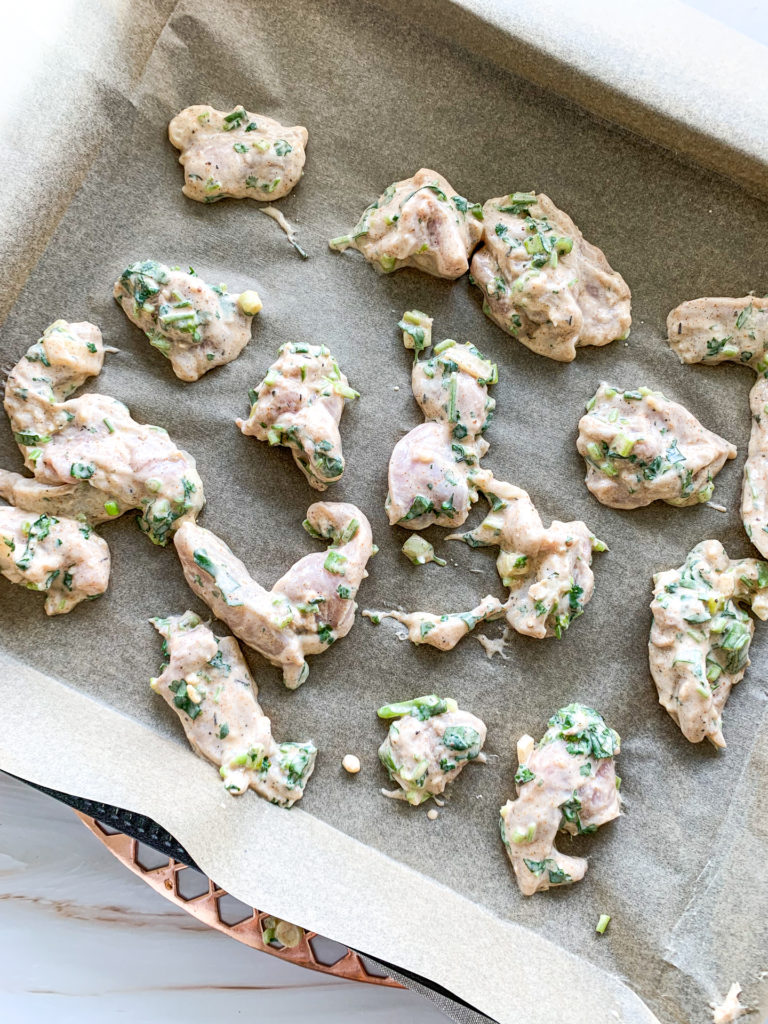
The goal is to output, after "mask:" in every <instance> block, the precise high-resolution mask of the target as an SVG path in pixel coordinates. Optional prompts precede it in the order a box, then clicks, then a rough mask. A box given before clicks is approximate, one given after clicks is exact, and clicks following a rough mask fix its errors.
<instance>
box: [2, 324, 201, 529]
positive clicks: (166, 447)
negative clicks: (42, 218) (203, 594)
mask: <svg viewBox="0 0 768 1024" xmlns="http://www.w3.org/2000/svg"><path fill="white" fill-rule="evenodd" d="M103 363H104V346H103V343H102V339H101V332H100V331H99V329H98V327H95V326H94V325H93V324H89V323H79V324H70V323H67V322H66V321H65V320H57V321H56V322H55V323H53V324H51V325H50V327H48V328H46V330H45V331H44V333H43V336H42V338H40V339H39V341H37V342H36V343H35V344H34V345H32V347H31V348H30V349H29V350H28V351H27V354H26V355H25V356H24V358H23V359H21V360H20V361H19V362H18V363H17V364H16V366H15V367H14V368H13V369H12V370H11V372H10V374H9V375H8V380H7V382H6V385H5V411H6V412H7V413H8V418H9V419H10V421H11V427H12V429H13V431H14V437H15V438H16V442H17V443H18V445H19V447H20V448H21V451H22V454H23V455H24V461H25V465H26V467H27V469H29V470H30V471H31V472H32V473H33V474H34V480H33V481H30V480H25V479H24V478H23V477H21V478H19V477H18V476H17V475H16V474H3V478H2V481H0V484H1V485H2V487H3V493H5V494H6V496H7V495H8V494H9V493H12V494H13V495H14V498H13V500H16V496H17V495H18V498H19V499H20V500H23V501H24V504H25V505H26V506H27V507H28V508H30V509H31V510H35V511H46V512H49V513H50V514H51V515H58V514H59V513H60V512H61V513H63V514H67V515H74V516H78V517H79V516H80V515H82V517H83V518H84V519H85V520H86V521H87V522H91V523H94V522H99V521H101V520H103V519H106V518H109V519H114V518H116V517H117V516H120V515H122V514H123V513H124V512H128V511H130V510H131V509H139V511H140V515H139V518H138V524H139V527H140V528H141V529H142V530H143V532H144V533H146V534H147V535H148V536H149V539H150V540H151V541H152V542H153V543H154V544H167V543H168V540H169V539H170V535H171V533H172V532H173V531H174V530H176V529H178V527H179V526H180V525H181V523H182V522H187V521H194V519H195V518H196V517H197V515H198V513H199V511H200V509H201V508H202V506H203V504H204V501H205V498H204V495H203V485H202V481H201V480H200V477H199V476H198V474H197V469H196V468H195V460H194V459H193V458H192V457H191V456H190V455H188V454H187V453H186V452H184V451H181V450H180V449H179V448H177V447H176V445H175V444H174V443H173V442H172V441H171V439H170V438H169V437H168V433H167V431H166V430H164V429H163V428H162V427H155V426H151V425H149V424H144V423H137V422H136V420H134V419H133V418H132V416H131V414H130V412H129V410H128V408H127V406H125V405H123V403H122V402H119V401H118V400H117V399H115V398H110V397H109V396H107V395H99V394H87V395H82V396H81V397H80V398H69V396H70V395H71V394H72V393H73V392H74V391H76V390H77V389H78V388H79V387H82V385H83V384H84V383H85V381H86V380H87V379H88V377H96V376H98V374H99V373H100V372H101V368H102V365H103ZM89 490H92V491H93V493H88V492H89ZM81 502H82V504H81ZM99 503H101V510H99Z"/></svg>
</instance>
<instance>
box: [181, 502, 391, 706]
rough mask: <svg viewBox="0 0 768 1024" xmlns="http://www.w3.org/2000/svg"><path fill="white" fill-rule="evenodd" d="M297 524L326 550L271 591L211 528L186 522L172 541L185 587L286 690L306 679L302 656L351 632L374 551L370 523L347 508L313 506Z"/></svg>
mask: <svg viewBox="0 0 768 1024" xmlns="http://www.w3.org/2000/svg"><path fill="white" fill-rule="evenodd" d="M304 526H305V529H306V530H307V532H308V533H310V534H311V535H312V536H313V537H317V538H322V539H325V540H330V541H331V545H330V547H329V548H328V550H327V551H326V552H316V553H313V554H310V555H305V556H304V557H303V558H300V559H299V561H298V562H296V564H295V565H293V566H292V567H291V568H290V569H289V570H288V572H287V573H286V574H285V575H284V576H283V577H282V578H281V579H279V580H278V581H277V583H275V584H274V586H273V587H272V589H271V590H265V589H264V587H262V586H260V585H259V584H258V583H257V582H256V581H255V580H254V579H253V578H252V576H251V575H250V573H249V572H248V570H247V568H246V567H245V565H244V564H243V563H242V562H241V561H240V559H239V558H237V557H236V556H235V555H234V554H233V553H232V551H231V550H230V549H229V548H228V547H227V545H226V544H225V543H224V541H222V540H220V539H219V538H218V537H217V536H216V535H215V534H214V533H211V531H210V530H205V529H203V528H202V527H200V526H197V525H196V524H194V523H191V522H187V523H184V525H183V526H182V527H181V528H180V529H179V530H178V531H177V533H176V535H175V537H174V543H175V545H176V551H177V552H178V555H179V558H180V560H181V565H182V569H183V570H184V576H185V577H186V580H187V583H188V584H189V586H190V587H191V588H192V590H193V591H194V592H195V593H196V594H197V596H198V597H200V598H201V599H202V600H203V601H205V603H206V604H207V605H208V606H209V607H210V609H211V610H212V611H213V613H214V614H215V615H216V617H217V618H219V619H221V621H222V622H226V624H227V625H228V626H229V628H230V629H231V630H232V632H233V633H234V634H235V636H237V637H239V638H240V639H241V640H242V641H243V643H245V644H247V645H248V646H249V647H252V648H253V649H254V650H256V651H258V652H259V653H260V654H261V655H263V656H264V657H265V658H266V659H267V661H269V662H270V663H271V664H273V665H276V666H278V667H279V668H281V669H282V672H283V682H284V683H285V685H286V686H287V687H288V688H289V689H291V690H293V689H296V687H298V686H301V684H302V683H303V682H304V681H305V680H306V678H307V676H308V674H309V666H308V665H307V662H306V656H307V655H311V654H320V653H322V651H324V650H327V648H328V647H329V646H330V645H331V644H332V643H334V642H335V641H336V640H338V639H339V638H340V637H343V636H346V635H347V633H348V632H349V631H350V629H351V628H352V626H353V624H354V621H355V610H356V608H357V604H356V603H355V595H356V593H357V590H358V587H359V586H360V583H361V582H362V580H363V579H364V578H365V577H366V576H367V575H368V573H367V572H366V570H365V566H366V564H367V562H368V559H369V558H370V557H371V553H372V550H373V541H372V537H371V527H370V524H369V523H368V520H367V519H366V517H365V516H364V515H363V513H362V512H361V511H360V510H359V509H358V508H356V507H355V506H354V505H348V504H344V503H336V502H315V504H314V505H311V506H310V507H309V509H308V510H307V518H306V521H305V523H304Z"/></svg>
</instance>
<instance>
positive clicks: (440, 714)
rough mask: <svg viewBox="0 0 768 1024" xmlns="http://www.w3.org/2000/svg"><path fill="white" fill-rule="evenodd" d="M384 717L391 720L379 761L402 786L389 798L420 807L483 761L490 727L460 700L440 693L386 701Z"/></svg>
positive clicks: (380, 709)
mask: <svg viewBox="0 0 768 1024" xmlns="http://www.w3.org/2000/svg"><path fill="white" fill-rule="evenodd" d="M378 715H379V718H384V719H387V720H389V719H391V720H392V724H391V725H390V727H389V734H388V736H387V738H386V739H385V740H384V742H383V743H382V745H381V746H380V747H379V759H380V761H381V763H382V764H383V765H384V767H385V768H386V769H387V772H388V774H389V777H390V779H391V780H392V782H396V783H397V785H398V786H399V787H400V788H399V789H396V790H392V791H387V790H382V793H384V795H385V796H389V797H395V798H397V799H399V800H407V801H408V803H409V804H411V806H412V807H418V805H419V804H423V803H424V802H425V801H426V800H429V799H430V798H432V797H435V796H439V795H440V794H441V793H443V792H445V787H446V786H447V785H449V783H451V782H453V781H454V779H455V778H456V777H457V776H458V775H459V773H460V772H461V771H462V769H463V768H464V766H465V765H466V764H468V763H469V762H470V761H484V760H485V755H483V754H481V753H480V751H481V750H482V748H483V744H484V743H485V734H486V728H485V723H484V722H481V721H480V719H479V718H477V717H476V716H475V715H471V714H470V713H469V712H468V711H460V710H459V708H458V705H457V704H456V701H455V700H452V699H451V698H450V697H448V698H445V699H443V698H442V697H437V696H435V694H430V695H429V696H427V697H416V698H414V699H413V700H405V701H401V702H399V703H397V704H387V705H385V706H384V707H383V708H379V711H378Z"/></svg>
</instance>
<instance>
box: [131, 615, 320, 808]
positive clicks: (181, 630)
mask: <svg viewBox="0 0 768 1024" xmlns="http://www.w3.org/2000/svg"><path fill="white" fill-rule="evenodd" d="M151 621H152V625H153V626H154V627H155V629H156V630H157V631H158V633H160V635H161V636H162V637H163V654H164V656H165V657H166V659H167V660H166V661H165V663H164V664H163V667H162V672H161V674H160V675H159V676H157V677H156V678H154V679H151V680H150V684H149V685H150V686H151V687H152V689H153V690H154V691H155V693H159V694H160V696H161V697H162V698H163V699H164V700H165V702H166V704H169V705H170V706H171V707H172V708H173V710H174V711H175V712H176V714H177V715H178V716H179V720H180V721H181V724H182V725H183V727H184V732H185V733H186V735H187V739H188V740H189V743H190V745H191V747H192V749H193V750H194V751H195V753H196V754H199V755H200V757H203V758H205V759H206V760H207V761H211V762H212V763H213V764H215V765H216V766H217V767H218V769H219V774H220V775H221V778H222V779H223V780H224V788H225V789H226V790H227V791H228V792H229V793H232V795H233V796H239V795H240V794H241V793H244V792H245V791H246V790H247V789H248V788H249V787H250V788H251V789H253V790H255V791H256V792H257V793H258V794H259V796H263V797H264V799H265V800H269V801H270V803H273V804H279V806H280V807H292V806H293V804H295V803H296V801H297V800H301V798H302V796H303V795H304V787H305V785H306V783H307V779H308V778H309V776H310V775H311V774H312V769H313V768H314V766H315V757H316V756H317V748H316V747H315V745H314V743H309V742H308V743H277V742H276V741H275V740H274V739H273V737H272V723H271V722H270V720H269V718H267V716H266V715H265V714H264V712H263V711H262V710H261V708H260V707H259V704H258V702H257V700H256V696H257V694H258V687H257V686H256V683H255V682H254V680H253V677H252V676H251V673H250V672H249V671H248V665H247V664H246V661H245V658H244V657H243V654H242V651H241V650H240V646H239V645H238V643H237V640H235V638H234V637H231V636H226V637H218V636H214V635H213V632H212V631H211V629H210V627H209V626H207V625H205V624H204V623H202V622H201V621H200V618H199V616H197V615H195V614H194V613H193V612H185V613H184V615H169V616H168V618H166V619H152V620H151Z"/></svg>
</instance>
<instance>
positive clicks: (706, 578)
mask: <svg viewBox="0 0 768 1024" xmlns="http://www.w3.org/2000/svg"><path fill="white" fill-rule="evenodd" d="M653 582H654V590H653V600H652V601H651V612H652V613H653V626H652V628H651V636H650V640H649V643H648V656H649V661H650V667H651V675H652V676H653V681H654V682H655V683H656V689H657V690H658V692H659V703H660V704H661V705H662V707H664V708H666V710H667V711H668V712H669V714H670V716H671V717H672V719H673V720H674V721H675V722H677V724H678V725H679V726H680V731H681V732H682V734H683V736H685V738H686V739H687V740H690V741H691V743H700V742H701V741H702V740H703V739H708V740H709V741H710V743H712V744H713V745H714V746H715V747H724V746H725V739H724V738H723V708H724V707H725V702H726V701H727V700H728V696H729V694H730V692H731V687H733V686H735V685H736V683H738V682H740V681H741V680H742V679H743V677H744V673H745V672H746V670H747V666H748V665H749V645H750V643H751V642H752V634H753V633H754V629H755V625H754V623H753V621H752V619H751V618H750V617H749V615H748V614H747V612H746V610H745V607H751V609H752V611H753V612H754V613H755V615H756V616H757V617H758V618H759V619H768V563H766V562H761V561H758V560H757V559H755V558H740V559H730V558H729V557H728V555H727V554H726V552H725V549H724V548H723V545H722V544H721V543H720V542H719V541H717V540H705V541H702V542H701V543H700V544H697V545H696V547H695V548H693V550H692V551H690V552H689V553H688V556H687V558H686V560H685V562H684V563H683V565H681V566H680V567H679V568H677V569H668V570H667V571H666V572H659V573H657V574H656V575H655V576H654V578H653Z"/></svg>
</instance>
